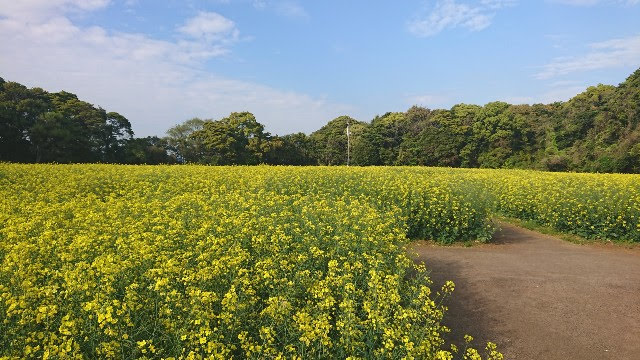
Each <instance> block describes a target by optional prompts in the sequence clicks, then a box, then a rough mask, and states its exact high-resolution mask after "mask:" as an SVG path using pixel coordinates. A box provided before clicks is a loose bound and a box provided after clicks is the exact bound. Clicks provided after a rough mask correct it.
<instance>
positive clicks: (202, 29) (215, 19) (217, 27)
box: [178, 11, 239, 41]
mask: <svg viewBox="0 0 640 360" xmlns="http://www.w3.org/2000/svg"><path fill="white" fill-rule="evenodd" d="M178 31H179V32H180V33H182V34H184V35H188V36H190V37H192V38H196V39H202V40H206V41H220V40H224V39H227V40H229V39H237V38H238V34H239V31H238V29H237V28H236V25H235V24H234V22H233V21H231V20H229V19H227V18H226V17H224V16H222V15H220V14H218V13H215V12H204V11H203V12H200V13H199V14H198V15H197V16H195V17H193V18H191V19H189V20H188V21H187V22H186V23H185V24H184V25H183V26H181V27H179V28H178Z"/></svg>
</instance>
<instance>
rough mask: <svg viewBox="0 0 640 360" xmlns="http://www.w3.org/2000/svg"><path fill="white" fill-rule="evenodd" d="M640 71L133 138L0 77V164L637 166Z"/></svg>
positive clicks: (115, 120) (63, 95)
mask: <svg viewBox="0 0 640 360" xmlns="http://www.w3.org/2000/svg"><path fill="white" fill-rule="evenodd" d="M639 123H640V69H638V70H637V71H635V72H634V73H633V74H632V75H631V76H629V77H628V78H627V79H626V81H625V82H623V83H621V84H619V85H618V86H610V85H602V84H601V85H597V86H592V87H589V88H588V89H587V90H586V91H584V92H583V93H581V94H578V95H577V96H575V97H574V98H572V99H570V100H569V101H566V102H555V103H552V104H535V105H511V104H507V103H505V102H491V103H488V104H486V105H484V106H478V105H468V104H458V105H455V106H453V107H452V108H451V109H448V110H445V109H438V110H431V109H427V108H424V107H418V106H413V107H411V108H410V109H408V110H407V111H406V112H389V113H386V114H384V115H382V116H376V117H375V118H374V119H373V120H371V121H370V122H362V121H357V120H355V119H352V118H350V117H348V116H340V117H338V118H336V119H333V120H331V121H329V122H328V123H327V124H326V125H325V126H323V127H322V128H320V129H318V130H317V131H314V132H313V133H311V134H309V135H307V134H304V133H295V134H289V135H284V136H279V135H272V134H270V133H268V132H266V131H265V129H264V126H263V125H262V124H260V123H259V122H258V121H257V119H256V118H255V116H254V115H253V114H251V113H249V112H237V113H236V112H234V113H231V114H230V115H229V116H228V117H225V118H223V119H219V120H212V119H198V118H194V119H190V120H187V121H185V122H183V123H181V124H178V125H176V126H174V127H172V128H170V129H169V130H168V131H167V132H166V136H165V137H162V138H161V137H155V136H154V137H145V138H136V137H134V134H133V131H132V129H131V124H130V122H129V121H128V120H127V119H126V118H125V117H124V116H122V115H120V114H118V113H116V112H107V111H106V110H104V109H102V108H100V107H95V106H93V105H92V104H89V103H87V102H84V101H81V100H79V99H78V97H77V96H76V95H74V94H71V93H68V92H64V91H62V92H58V93H48V92H46V91H44V90H42V89H40V88H32V89H28V88H27V87H25V86H23V85H21V84H18V83H15V82H6V81H4V80H2V79H1V78H0V161H11V162H57V163H71V162H106V163H124V164H160V163H167V164H171V163H198V164H211V165H233V164H237V165H254V164H273V165H344V164H346V161H347V134H346V127H347V124H349V126H350V130H351V131H350V134H351V136H350V140H351V147H350V160H351V161H350V162H351V164H352V165H361V166H368V165H425V166H449V167H484V168H530V169H541V170H550V171H585V172H627V173H639V172H640V126H639Z"/></svg>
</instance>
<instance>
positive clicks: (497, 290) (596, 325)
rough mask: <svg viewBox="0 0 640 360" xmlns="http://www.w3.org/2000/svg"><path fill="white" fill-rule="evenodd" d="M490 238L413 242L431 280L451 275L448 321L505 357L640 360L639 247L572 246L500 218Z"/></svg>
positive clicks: (456, 332)
mask: <svg viewBox="0 0 640 360" xmlns="http://www.w3.org/2000/svg"><path fill="white" fill-rule="evenodd" d="M501 227H502V230H501V231H499V232H498V233H497V234H496V236H495V242H496V243H495V244H488V245H481V246H474V247H469V248H464V247H441V246H435V245H426V244H414V245H413V246H412V249H413V251H414V252H415V253H417V255H415V256H416V260H417V261H424V262H425V263H426V265H427V267H428V268H430V269H432V273H431V277H432V279H433V280H434V283H435V284H436V285H438V286H439V285H441V284H443V283H444V281H445V280H453V281H454V282H455V284H456V289H455V292H454V294H453V297H452V298H451V299H450V301H449V314H448V319H447V320H446V321H445V323H446V324H447V325H448V326H449V327H451V328H453V329H454V333H452V334H451V338H452V340H454V341H456V342H458V343H461V342H462V341H461V339H462V336H463V335H464V334H471V335H474V336H475V337H476V340H475V341H474V345H476V346H478V347H482V346H483V345H482V344H485V343H486V342H487V341H494V342H496V343H497V344H498V346H499V348H500V350H501V351H502V352H503V353H504V355H505V359H563V360H564V359H640V249H638V248H636V249H623V248H618V247H605V246H597V245H594V246H590V245H575V244H572V243H569V242H566V241H563V240H559V239H556V238H554V237H551V236H547V235H542V234H539V233H537V232H533V231H529V230H526V229H522V228H519V227H516V226H513V225H509V224H501Z"/></svg>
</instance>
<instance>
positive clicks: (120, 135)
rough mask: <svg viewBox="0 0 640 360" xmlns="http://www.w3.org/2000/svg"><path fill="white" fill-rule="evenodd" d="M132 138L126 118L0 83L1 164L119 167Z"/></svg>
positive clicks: (70, 97)
mask: <svg viewBox="0 0 640 360" xmlns="http://www.w3.org/2000/svg"><path fill="white" fill-rule="evenodd" d="M132 137H133V131H132V130H131V124H130V123H129V120H127V119H126V118H125V117H124V116H122V115H120V114H118V113H116V112H109V113H107V112H106V111H105V110H104V109H102V108H96V107H95V106H93V105H91V104H89V103H87V102H84V101H81V100H79V99H78V97H77V96H76V95H74V94H71V93H68V92H65V91H62V92H59V93H48V92H46V91H44V90H42V89H40V88H33V89H28V88H27V87H25V86H23V85H20V84H18V83H15V82H5V81H4V80H3V81H0V160H1V161H19V162H59V163H70V162H123V156H124V153H125V147H126V144H127V140H128V139H131V138H132Z"/></svg>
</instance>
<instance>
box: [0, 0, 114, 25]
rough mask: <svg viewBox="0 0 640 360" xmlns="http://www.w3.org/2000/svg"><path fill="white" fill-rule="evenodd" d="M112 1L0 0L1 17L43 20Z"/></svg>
mask: <svg viewBox="0 0 640 360" xmlns="http://www.w3.org/2000/svg"><path fill="white" fill-rule="evenodd" d="M110 3H111V0H19V1H16V0H0V17H7V18H14V19H23V20H43V19H46V18H47V17H49V16H50V15H51V14H60V13H62V12H80V11H92V10H97V9H101V8H104V7H106V6H107V5H109V4H110Z"/></svg>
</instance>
